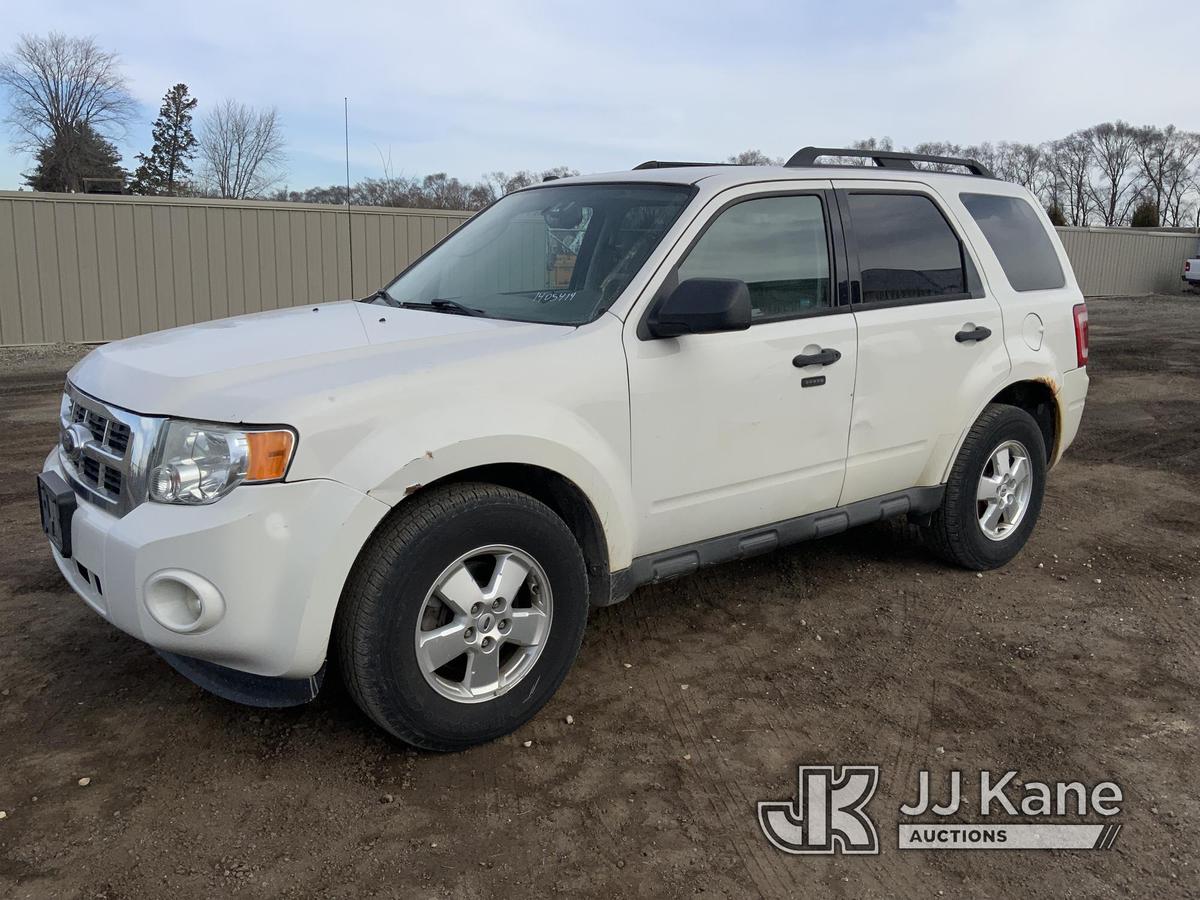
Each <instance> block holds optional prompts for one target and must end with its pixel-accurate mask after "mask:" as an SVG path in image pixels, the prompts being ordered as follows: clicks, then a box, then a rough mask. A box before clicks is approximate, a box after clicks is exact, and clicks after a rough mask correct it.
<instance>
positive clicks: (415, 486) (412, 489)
mask: <svg viewBox="0 0 1200 900" xmlns="http://www.w3.org/2000/svg"><path fill="white" fill-rule="evenodd" d="M420 489H421V485H420V484H419V483H418V484H410V485H409V486H408V487H406V488H405V489H404V496H405V497H407V496H408V495H409V494H415V493H416V492H417V491H419V490H420Z"/></svg>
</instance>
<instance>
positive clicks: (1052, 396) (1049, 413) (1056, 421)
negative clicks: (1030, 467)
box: [985, 377, 1062, 466]
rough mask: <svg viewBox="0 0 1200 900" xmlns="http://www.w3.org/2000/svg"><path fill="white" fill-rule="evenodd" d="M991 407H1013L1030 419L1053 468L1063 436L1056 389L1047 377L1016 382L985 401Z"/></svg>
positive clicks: (1047, 461)
mask: <svg viewBox="0 0 1200 900" xmlns="http://www.w3.org/2000/svg"><path fill="white" fill-rule="evenodd" d="M992 403H1003V404H1005V405H1007V406H1015V407H1017V408H1018V409H1023V410H1025V412H1027V413H1029V415H1030V416H1032V417H1033V421H1035V422H1037V426H1038V430H1039V431H1041V433H1042V439H1043V440H1044V441H1045V442H1046V465H1048V466H1049V465H1052V464H1053V463H1054V460H1055V459H1057V458H1058V443H1059V439H1060V438H1061V436H1062V409H1061V408H1060V406H1059V402H1058V385H1057V384H1056V383H1055V382H1054V381H1053V380H1052V379H1050V378H1046V377H1042V378H1032V379H1026V380H1024V381H1015V382H1013V383H1012V384H1010V385H1008V386H1007V387H1005V388H1004V389H1003V390H1001V391H999V392H998V393H997V394H996V395H995V396H994V397H992V399H991V400H989V401H988V404H989V405H990V404H992ZM985 408H986V407H985Z"/></svg>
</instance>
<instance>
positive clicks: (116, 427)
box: [67, 397, 129, 457]
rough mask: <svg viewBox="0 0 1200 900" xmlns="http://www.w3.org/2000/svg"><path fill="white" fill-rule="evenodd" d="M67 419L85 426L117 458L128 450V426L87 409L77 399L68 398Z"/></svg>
mask: <svg viewBox="0 0 1200 900" xmlns="http://www.w3.org/2000/svg"><path fill="white" fill-rule="evenodd" d="M67 402H68V403H69V404H70V405H69V407H68V413H67V418H68V419H69V420H70V421H71V422H82V423H83V424H84V425H86V426H87V429H88V431H90V432H91V433H92V437H93V438H95V440H96V441H97V442H98V443H99V444H100V446H101V447H104V448H105V449H106V450H111V451H112V452H113V453H115V454H116V455H117V456H121V457H123V456H124V455H125V451H126V450H128V449H129V426H128V425H126V424H124V423H123V422H118V421H116V420H115V419H110V418H108V417H107V416H104V415H102V414H101V413H98V412H95V411H94V410H90V409H87V408H86V407H85V406H84V405H83V403H82V402H80V401H79V400H78V399H77V398H73V397H68V398H67Z"/></svg>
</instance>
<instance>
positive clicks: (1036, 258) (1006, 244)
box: [958, 194, 1067, 291]
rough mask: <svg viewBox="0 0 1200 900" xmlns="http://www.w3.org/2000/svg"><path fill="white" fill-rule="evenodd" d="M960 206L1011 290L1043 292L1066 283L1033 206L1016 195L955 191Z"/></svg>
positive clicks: (1056, 257) (1051, 245)
mask: <svg viewBox="0 0 1200 900" xmlns="http://www.w3.org/2000/svg"><path fill="white" fill-rule="evenodd" d="M958 198H959V199H960V200H962V202H963V206H965V207H966V208H967V212H969V213H970V214H971V218H973V219H974V220H975V224H977V225H978V226H979V230H980V231H982V232H983V236H984V237H986V238H987V240H988V243H989V244H991V246H992V250H993V251H994V252H995V254H996V259H998V260H1000V268H1002V269H1004V277H1005V278H1007V279H1008V283H1009V284H1010V285H1012V289H1013V290H1014V291H1045V290H1052V289H1054V288H1060V287H1062V286H1063V285H1064V284H1066V283H1067V282H1066V278H1064V277H1063V270H1062V266H1061V265H1059V262H1058V254H1057V253H1055V252H1054V245H1053V244H1051V243H1050V238H1048V237H1047V236H1046V229H1045V228H1043V227H1042V222H1041V220H1040V219H1039V218H1038V217H1037V213H1035V212H1034V211H1033V207H1032V206H1030V205H1029V204H1028V203H1026V202H1025V201H1024V200H1022V199H1021V198H1020V197H1001V196H998V195H996V194H959V195H958Z"/></svg>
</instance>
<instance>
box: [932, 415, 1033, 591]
mask: <svg viewBox="0 0 1200 900" xmlns="http://www.w3.org/2000/svg"><path fill="white" fill-rule="evenodd" d="M1006 445H1007V446H1008V447H1009V448H1010V450H1009V452H1008V454H1007V456H1008V459H1009V461H1010V463H1011V462H1012V461H1015V460H1016V459H1017V457H1018V453H1019V451H1020V450H1024V451H1025V456H1026V458H1027V459H1028V461H1029V471H1030V474H1031V484H1030V485H1029V494H1028V498H1027V500H1026V502H1025V505H1023V506H1022V507H1021V508H1022V509H1023V513H1022V514H1021V515H1020V516H1019V520H1017V521H1015V522H1014V524H1013V526H1011V527H1008V528H1007V529H1005V527H1004V525H1003V521H1002V520H1001V521H1000V522H999V523H997V524H996V525H995V526H994V527H993V536H992V537H989V536H988V533H987V532H986V530H985V526H984V524H983V522H981V515H983V514H985V513H986V512H987V511H988V510H989V509H991V505H990V501H980V500H978V499H977V492H980V493H982V492H983V490H984V489H983V486H982V485H981V479H983V478H984V477H985V474H988V476H989V478H990V479H993V480H994V479H995V478H996V477H998V476H997V469H996V464H995V463H994V462H993V461H992V460H993V455H994V454H996V453H997V452H1000V451H1001V449H1002V448H1004V447H1005V446H1006ZM1045 489H1046V443H1045V440H1044V438H1043V437H1042V431H1041V429H1040V428H1039V427H1038V424H1037V422H1035V421H1034V419H1033V417H1032V416H1031V415H1029V413H1027V412H1025V410H1023V409H1019V408H1018V407H1015V406H1008V405H1005V404H1000V403H993V404H991V405H989V406H988V407H987V408H986V409H985V410H984V411H983V413H982V414H981V415H980V416H979V418H978V419H976V420H975V424H974V425H972V426H971V430H970V431H969V432H968V433H967V438H966V440H965V441H964V442H963V445H962V449H961V450H959V452H958V456H957V458H956V459H955V460H954V466H953V467H952V468H951V470H950V478H949V480H948V481H947V482H946V493H945V495H944V496H943V498H942V505H941V506H940V507H939V508H938V509H937V510H936V511H935V512H934V513H933V515H932V517H931V518H930V522H929V524H928V525H927V526H925V527H924V528H923V529H922V531H923V533H924V537H925V541H926V543H927V545H928V546H929V547H930V548H931V549H932V550H933V551H934V552H935V553H936V554H937V555H938V556H940V557H942V558H943V559H944V560H946V561H947V562H950V563H953V564H954V565H958V566H962V567H963V568H966V569H972V570H974V571H983V570H986V569H995V568H998V567H1000V566H1002V565H1004V564H1005V563H1007V562H1008V561H1009V560H1011V559H1012V558H1013V557H1014V556H1016V555H1017V554H1018V553H1019V552H1020V551H1021V548H1022V547H1024V546H1025V542H1026V541H1027V540H1029V535H1030V534H1031V533H1032V532H1033V529H1034V526H1035V525H1036V524H1037V518H1038V514H1039V513H1040V512H1041V509H1042V496H1043V494H1044V492H1045ZM1019 501H1020V497H1019V496H1018V497H1016V498H1015V499H1014V500H1013V501H1011V502H1012V503H1013V504H1014V508H1015V505H1016V504H1018V503H1019ZM1005 514H1007V513H1005ZM996 532H999V534H998V535H997V533H996Z"/></svg>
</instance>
